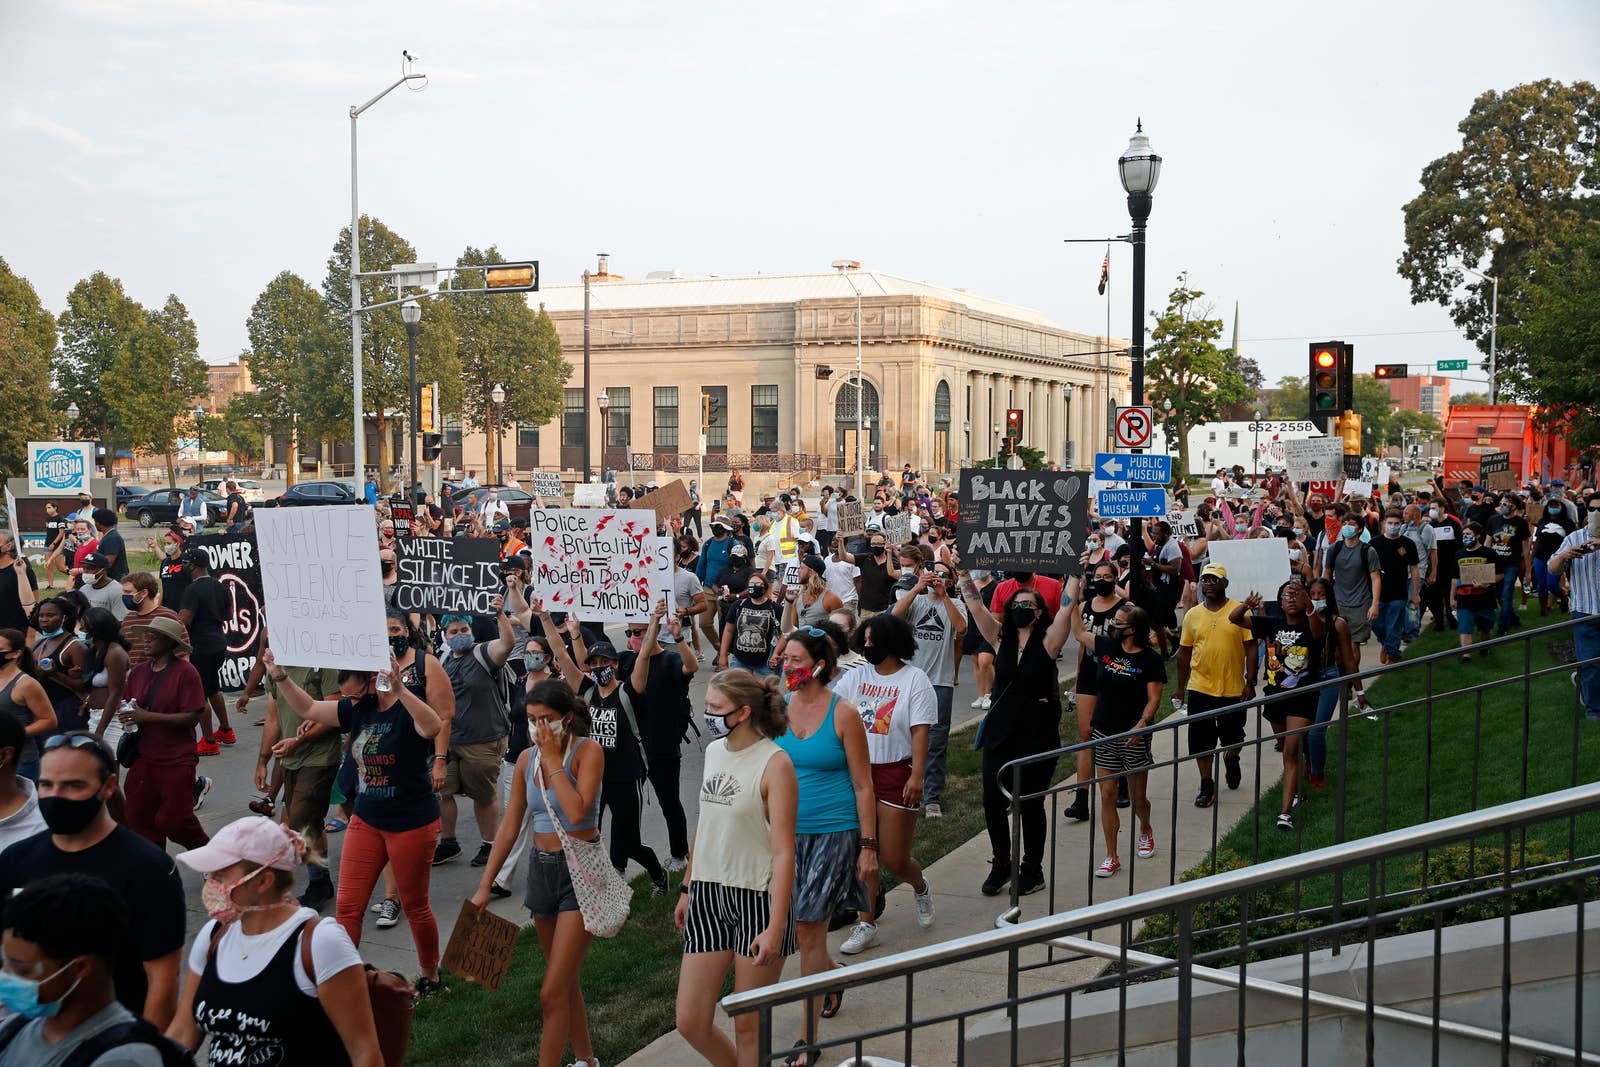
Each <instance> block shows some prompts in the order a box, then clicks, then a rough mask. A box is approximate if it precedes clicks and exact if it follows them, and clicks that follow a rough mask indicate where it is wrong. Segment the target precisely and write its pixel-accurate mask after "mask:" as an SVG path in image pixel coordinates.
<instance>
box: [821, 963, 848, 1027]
mask: <svg viewBox="0 0 1600 1067" xmlns="http://www.w3.org/2000/svg"><path fill="white" fill-rule="evenodd" d="M833 969H834V970H836V971H840V970H843V969H844V964H842V963H835V964H834V965H833ZM843 1007H844V990H842V989H835V990H833V991H831V992H828V993H824V994H823V995H822V1017H823V1018H824V1019H831V1018H833V1017H834V1016H836V1015H838V1014H839V1011H840V1009H842V1008H843Z"/></svg>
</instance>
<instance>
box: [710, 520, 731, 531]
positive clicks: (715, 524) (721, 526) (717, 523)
mask: <svg viewBox="0 0 1600 1067" xmlns="http://www.w3.org/2000/svg"><path fill="white" fill-rule="evenodd" d="M711 528H712V529H713V530H728V529H732V527H730V526H729V525H728V524H727V523H725V522H723V521H722V520H721V519H712V520H711Z"/></svg>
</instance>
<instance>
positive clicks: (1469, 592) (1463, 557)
mask: <svg viewBox="0 0 1600 1067" xmlns="http://www.w3.org/2000/svg"><path fill="white" fill-rule="evenodd" d="M1484 563H1492V564H1494V573H1495V576H1496V578H1498V577H1499V576H1500V575H1502V574H1504V573H1505V572H1506V568H1507V565H1508V564H1509V563H1510V561H1509V560H1508V559H1506V558H1505V557H1504V556H1501V555H1499V554H1498V553H1497V552H1495V550H1494V548H1493V547H1492V546H1490V545H1486V544H1484V543H1483V542H1482V541H1476V542H1474V543H1473V546H1472V547H1471V548H1468V547H1467V546H1466V545H1462V546H1460V547H1459V548H1457V549H1456V573H1457V575H1458V576H1459V575H1460V568H1462V567H1472V566H1477V565H1480V564H1484ZM1499 603H1500V590H1499V583H1498V581H1497V582H1496V583H1495V585H1492V586H1491V585H1467V584H1465V583H1462V584H1460V585H1457V586H1456V607H1458V608H1467V609H1468V610H1472V611H1476V610H1479V609H1482V608H1492V607H1494V606H1495V605H1497V604H1499Z"/></svg>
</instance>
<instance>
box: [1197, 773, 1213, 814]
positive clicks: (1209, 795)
mask: <svg viewBox="0 0 1600 1067" xmlns="http://www.w3.org/2000/svg"><path fill="white" fill-rule="evenodd" d="M1216 799H1217V783H1215V782H1213V781H1212V780H1211V779H1209V778H1203V779H1201V781H1200V792H1198V793H1196V794H1195V795H1194V806H1195V807H1197V808H1209V807H1210V806H1211V805H1212V803H1213V802H1214V801H1215V800H1216Z"/></svg>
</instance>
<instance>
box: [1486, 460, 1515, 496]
mask: <svg viewBox="0 0 1600 1067" xmlns="http://www.w3.org/2000/svg"><path fill="white" fill-rule="evenodd" d="M1478 481H1480V482H1482V483H1483V484H1484V485H1486V486H1488V487H1489V488H1490V489H1493V490H1494V491H1495V492H1504V491H1505V490H1508V489H1515V488H1516V487H1517V476H1516V475H1515V474H1514V473H1512V471H1511V453H1510V452H1487V453H1485V454H1484V455H1482V456H1480V457H1479V458H1478Z"/></svg>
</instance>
